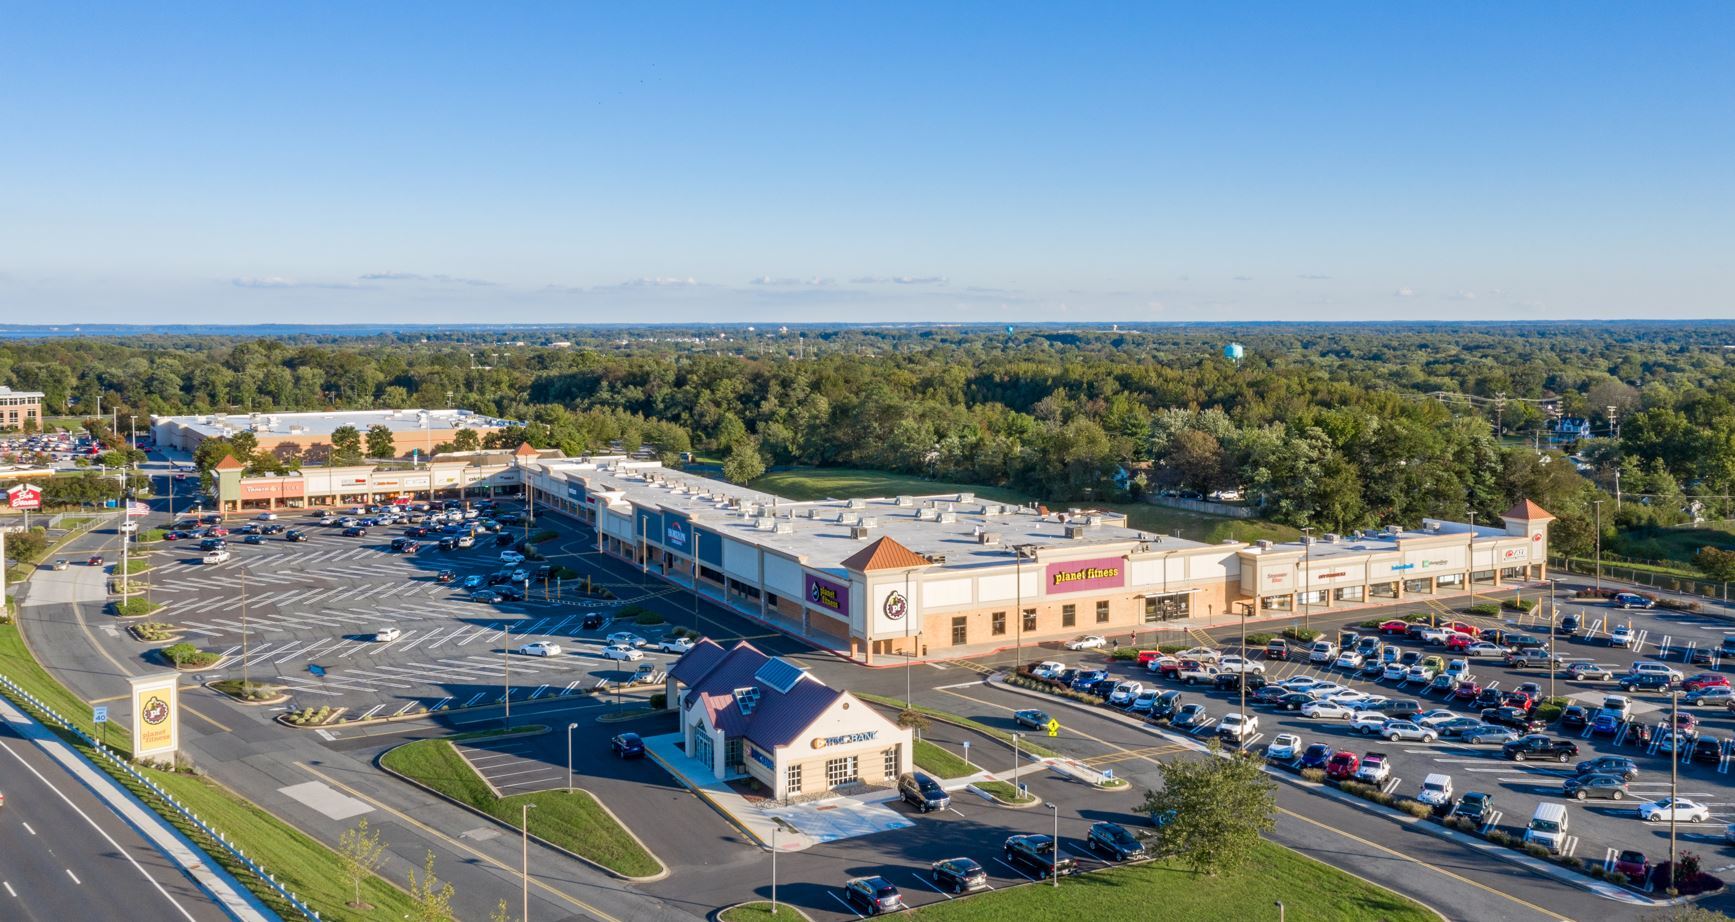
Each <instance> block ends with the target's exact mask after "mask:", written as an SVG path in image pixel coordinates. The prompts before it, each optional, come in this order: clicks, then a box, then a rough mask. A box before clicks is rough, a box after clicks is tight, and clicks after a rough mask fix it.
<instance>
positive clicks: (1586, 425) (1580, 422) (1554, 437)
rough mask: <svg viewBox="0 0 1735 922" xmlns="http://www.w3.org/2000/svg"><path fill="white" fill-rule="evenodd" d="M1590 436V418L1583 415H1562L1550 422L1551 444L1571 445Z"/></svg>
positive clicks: (1549, 437)
mask: <svg viewBox="0 0 1735 922" xmlns="http://www.w3.org/2000/svg"><path fill="white" fill-rule="evenodd" d="M1589 437H1590V420H1588V419H1585V418H1584V417H1582V416H1562V417H1561V418H1559V419H1557V420H1554V421H1553V422H1552V423H1550V424H1549V428H1548V442H1549V444H1550V445H1570V444H1573V443H1575V442H1577V441H1579V440H1580V439H1585V438H1589Z"/></svg>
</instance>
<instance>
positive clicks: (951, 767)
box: [914, 740, 978, 778]
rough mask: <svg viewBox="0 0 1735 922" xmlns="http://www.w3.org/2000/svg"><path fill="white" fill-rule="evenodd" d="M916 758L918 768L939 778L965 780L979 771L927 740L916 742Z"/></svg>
mask: <svg viewBox="0 0 1735 922" xmlns="http://www.w3.org/2000/svg"><path fill="white" fill-rule="evenodd" d="M914 757H915V761H916V767H917V768H919V769H921V770H922V771H925V772H927V773H928V774H930V775H933V776H935V777H937V778H963V777H965V776H966V775H974V774H976V772H977V771H978V769H977V768H976V766H974V765H971V764H970V763H968V762H966V761H964V760H963V759H961V758H959V757H958V756H955V755H953V754H952V753H951V751H950V750H947V749H942V748H941V747H940V746H938V745H936V744H934V743H930V742H928V741H927V740H916V751H915V753H914Z"/></svg>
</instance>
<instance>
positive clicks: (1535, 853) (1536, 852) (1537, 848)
mask: <svg viewBox="0 0 1735 922" xmlns="http://www.w3.org/2000/svg"><path fill="white" fill-rule="evenodd" d="M1524 853H1525V854H1526V855H1529V856H1530V857H1532V858H1547V857H1548V856H1549V854H1550V853H1549V851H1548V849H1547V848H1545V847H1543V846H1541V845H1537V844H1536V843H1535V842H1530V843H1527V844H1526V845H1525V846H1524Z"/></svg>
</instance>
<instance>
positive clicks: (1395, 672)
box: [1380, 663, 1409, 682]
mask: <svg viewBox="0 0 1735 922" xmlns="http://www.w3.org/2000/svg"><path fill="white" fill-rule="evenodd" d="M1407 672H1409V670H1408V669H1407V668H1405V667H1404V666H1403V665H1402V664H1399V663H1387V664H1386V671H1385V672H1382V673H1380V678H1382V679H1385V680H1386V681H1387V682H1402V681H1403V680H1404V674H1405V673H1407Z"/></svg>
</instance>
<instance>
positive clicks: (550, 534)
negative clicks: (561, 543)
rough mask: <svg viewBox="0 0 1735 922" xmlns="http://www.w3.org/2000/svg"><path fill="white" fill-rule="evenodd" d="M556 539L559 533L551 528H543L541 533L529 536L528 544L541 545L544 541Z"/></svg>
mask: <svg viewBox="0 0 1735 922" xmlns="http://www.w3.org/2000/svg"><path fill="white" fill-rule="evenodd" d="M558 537H560V532H557V531H555V530H554V529H552V528H544V529H542V530H541V531H538V532H537V533H536V534H534V535H531V536H530V542H531V543H532V544H541V543H543V542H544V541H553V540H554V539H555V538H558Z"/></svg>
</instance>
